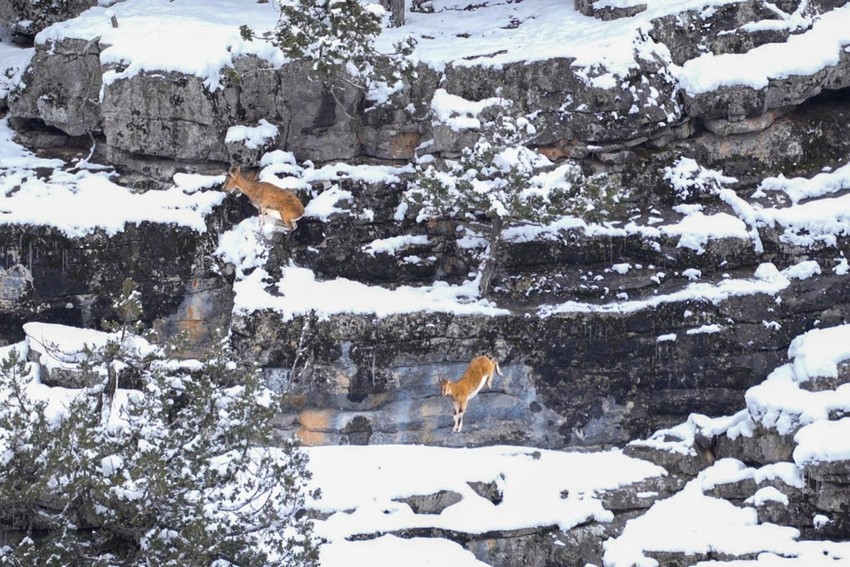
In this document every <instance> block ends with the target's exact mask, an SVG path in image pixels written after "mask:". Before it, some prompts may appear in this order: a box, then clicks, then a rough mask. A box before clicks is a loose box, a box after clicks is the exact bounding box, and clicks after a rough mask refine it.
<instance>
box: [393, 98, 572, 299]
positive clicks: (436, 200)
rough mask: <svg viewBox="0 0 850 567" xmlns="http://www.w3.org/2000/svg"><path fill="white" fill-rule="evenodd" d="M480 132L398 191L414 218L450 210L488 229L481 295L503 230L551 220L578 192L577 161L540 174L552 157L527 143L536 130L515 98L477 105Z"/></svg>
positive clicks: (435, 216)
mask: <svg viewBox="0 0 850 567" xmlns="http://www.w3.org/2000/svg"><path fill="white" fill-rule="evenodd" d="M479 118H483V119H484V121H483V124H482V127H481V130H480V136H479V138H478V140H477V141H476V142H475V144H474V145H473V146H472V147H468V148H465V149H464V150H463V152H462V155H461V157H460V159H459V160H456V161H455V160H445V162H444V163H443V164H441V166H438V165H437V164H436V163H435V162H433V161H432V162H430V163H426V164H424V165H422V164H420V165H419V166H418V167H417V175H416V180H415V182H414V187H413V189H411V190H409V191H408V192H407V193H406V195H405V199H406V201H407V202H408V204H409V205H411V206H413V207H414V208H416V209H418V215H417V220H418V221H420V222H421V221H424V220H428V219H438V218H444V219H445V218H449V219H454V220H456V221H458V222H459V223H462V224H465V225H471V226H472V227H474V228H476V229H478V230H486V231H488V235H487V241H488V250H487V253H486V258H485V259H484V261H483V263H482V268H481V273H480V275H481V279H480V281H479V294H480V296H481V297H486V296H487V295H488V294H489V291H490V283H491V280H492V277H493V274H494V271H495V268H496V264H497V262H498V255H499V248H500V245H501V238H502V231H503V229H505V228H508V227H510V226H516V225H521V224H529V223H532V224H542V223H547V222H551V221H552V220H554V219H555V218H557V217H558V216H560V215H563V214H566V213H567V212H576V211H577V210H578V208H579V207H580V206H581V201H582V195H581V189H580V186H579V184H578V182H579V181H580V180H581V177H582V176H581V171H580V169H579V168H578V166H576V165H572V164H568V165H567V166H564V167H563V168H559V169H562V171H561V173H562V176H561V178H560V179H559V181H558V182H557V183H554V184H552V183H548V182H547V181H546V180H545V179H544V178H543V177H541V176H540V175H539V173H540V172H541V170H542V169H545V168H551V167H552V163H551V162H550V161H549V160H548V159H547V158H546V157H544V156H543V155H541V154H539V153H537V152H535V151H534V150H531V149H529V148H528V147H527V144H529V143H530V142H531V141H532V140H533V139H534V138H535V136H536V134H537V130H536V128H535V126H534V124H533V123H532V121H531V120H529V119H528V118H526V117H523V116H519V115H518V113H517V112H516V110H515V108H514V105H513V104H512V103H510V102H509V101H507V100H503V99H501V100H500V102H499V103H497V104H496V105H494V106H492V107H489V108H487V109H485V110H484V111H483V112H482V116H481V117H479Z"/></svg>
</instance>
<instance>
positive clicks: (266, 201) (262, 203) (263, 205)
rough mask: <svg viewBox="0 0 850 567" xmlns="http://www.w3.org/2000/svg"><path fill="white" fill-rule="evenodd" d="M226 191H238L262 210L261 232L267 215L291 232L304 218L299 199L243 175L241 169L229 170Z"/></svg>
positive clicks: (225, 184) (302, 206) (273, 186)
mask: <svg viewBox="0 0 850 567" xmlns="http://www.w3.org/2000/svg"><path fill="white" fill-rule="evenodd" d="M224 190H225V191H228V192H231V193H232V192H233V191H237V190H238V191H239V192H240V193H242V194H243V195H245V196H247V197H248V198H249V199H250V200H251V204H253V205H254V206H255V207H257V208H258V209H260V230H262V229H263V224H264V222H265V221H264V218H265V216H266V215H269V216H270V217H272V218H275V219H277V220H279V221H281V222H283V224H284V225H285V226H286V228H288V229H289V230H295V229H296V228H297V225H296V224H295V221H297V220H298V219H300V218H301V217H303V216H304V205H302V204H301V200H300V199H299V198H298V197H296V196H295V195H294V194H292V193H290V192H289V191H287V190H286V189H282V188H280V187H278V186H277V185H273V184H271V183H268V182H266V181H257V180H256V178H255V177H249V176H247V175H242V168H240V167H231V168H230V169H229V170H227V176H226V177H225V179H224Z"/></svg>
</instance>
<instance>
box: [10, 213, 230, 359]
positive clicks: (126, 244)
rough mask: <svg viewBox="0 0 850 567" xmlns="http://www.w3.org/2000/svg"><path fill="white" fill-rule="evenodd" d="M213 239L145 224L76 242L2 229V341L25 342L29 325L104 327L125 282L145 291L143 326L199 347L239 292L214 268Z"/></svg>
mask: <svg viewBox="0 0 850 567" xmlns="http://www.w3.org/2000/svg"><path fill="white" fill-rule="evenodd" d="M214 246H215V242H214V239H213V237H212V235H211V234H209V233H206V234H199V233H196V232H195V231H192V230H190V229H183V228H175V227H173V226H172V227H169V226H168V225H156V224H151V223H143V224H141V225H139V226H137V225H128V226H127V227H126V229H125V230H124V231H123V232H121V233H119V234H117V235H115V236H111V237H110V236H106V235H104V234H99V233H95V234H92V235H89V236H85V237H81V238H69V237H67V236H65V235H63V234H62V233H61V232H59V231H57V230H55V229H50V228H40V229H32V228H31V227H15V226H10V225H4V226H2V227H0V265H3V266H5V267H4V268H3V270H0V290H2V293H3V296H0V297H2V299H0V340H2V341H3V342H4V343H8V342H12V341H16V340H20V339H21V338H22V337H23V331H22V325H23V323H25V322H28V321H43V322H50V323H62V324H66V325H71V326H79V327H88V328H100V325H101V322H102V321H103V320H104V319H115V318H116V316H115V314H114V313H113V312H112V308H111V303H112V300H113V299H114V298H115V297H118V296H119V294H120V291H121V284H122V282H123V280H124V279H125V278H128V277H130V278H133V279H134V280H135V281H136V283H137V284H138V286H139V287H138V289H139V292H140V293H141V301H142V304H143V306H144V313H143V316H142V318H143V320H144V321H145V322H147V323H148V324H150V325H154V326H157V327H160V328H161V329H162V330H163V331H164V332H165V333H166V334H175V333H176V332H178V331H186V332H187V333H188V335H189V338H190V340H191V341H192V342H194V343H195V344H196V345H198V346H200V345H202V344H204V343H205V342H206V341H208V340H209V338H210V335H211V333H212V331H214V330H215V329H216V328H222V327H223V326H225V325H226V323H227V321H228V320H229V311H230V309H231V306H232V303H233V300H232V289H231V287H230V282H229V280H228V278H227V277H226V276H223V275H222V273H221V272H219V271H218V268H217V266H215V265H214V264H213V263H211V261H210V258H209V257H208V254H209V253H210V252H211V251H212V250H213V249H214Z"/></svg>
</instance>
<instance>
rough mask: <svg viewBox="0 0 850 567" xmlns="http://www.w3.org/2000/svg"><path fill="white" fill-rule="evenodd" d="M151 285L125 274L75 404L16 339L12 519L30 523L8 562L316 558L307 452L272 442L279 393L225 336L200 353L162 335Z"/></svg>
mask: <svg viewBox="0 0 850 567" xmlns="http://www.w3.org/2000/svg"><path fill="white" fill-rule="evenodd" d="M138 299H139V298H138V294H137V293H136V292H135V285H134V284H133V283H132V282H125V287H124V293H123V294H122V297H121V299H119V301H118V302H117V303H116V307H118V312H119V313H120V314H121V316H120V317H119V318H120V319H121V320H120V321H119V322H116V323H111V324H110V325H109V326H110V327H111V328H112V329H113V333H112V335H111V338H110V340H109V341H108V342H107V344H106V345H104V346H102V347H98V348H89V349H87V352H86V359H85V361H84V362H83V363H82V364H81V366H80V369H81V371H82V372H86V373H90V374H91V376H92V377H93V378H94V379H93V382H90V383H95V384H96V385H95V386H93V387H90V388H85V389H83V390H81V391H80V392H79V393H78V394H77V395H73V396H71V397H70V398H69V399H68V401H67V402H66V404H67V409H66V410H65V411H62V412H59V413H58V414H57V413H56V412H54V413H48V410H47V405H46V404H45V403H44V402H40V401H36V400H34V399H32V398H31V397H30V396H29V394H28V389H29V384H30V382H31V381H32V376H31V369H30V368H29V367H28V365H27V363H25V362H24V361H22V360H21V359H20V355H19V354H18V352H17V351H16V350H15V349H12V350H11V352H10V354H9V356H8V357H7V359H6V360H5V361H4V362H3V363H2V365H0V393H2V395H4V396H5V397H6V400H5V403H3V404H0V451H1V452H2V453H0V454H2V461H3V466H2V467H0V523H2V524H4V525H6V526H9V527H12V528H15V529H18V530H21V531H23V532H25V534H26V537H25V538H24V539H23V541H22V542H21V543H20V544H19V545H17V546H14V547H5V548H3V549H2V550H0V564H4V565H57V566H60V565H61V566H68V565H122V566H124V565H126V566H135V565H139V566H141V565H175V566H177V565H216V566H225V565H245V566H248V565H250V566H254V565H257V566H262V565H275V566H277V565H281V566H287V565H289V566H299V567H302V566H304V567H309V566H311V565H316V563H317V550H316V544H315V541H314V538H313V536H312V532H311V524H310V523H309V521H308V520H307V519H306V518H305V517H304V514H303V507H304V499H305V491H306V488H305V487H306V482H307V481H308V480H309V471H308V469H307V457H306V454H305V453H304V452H303V451H301V450H300V449H299V448H298V446H297V444H296V443H295V442H294V441H291V440H285V441H283V442H282V443H278V444H277V445H278V446H277V447H271V446H270V445H271V443H272V436H273V429H272V423H273V418H274V415H275V411H276V408H277V407H278V405H277V404H278V402H279V400H278V397H277V396H276V395H275V394H274V393H272V392H271V391H270V390H268V389H267V388H266V387H265V386H263V384H262V380H261V377H260V375H259V374H258V373H257V372H256V371H249V370H246V369H244V368H243V367H242V366H241V365H240V364H239V363H238V361H236V360H235V358H234V357H233V355H232V353H231V352H229V350H228V348H227V345H226V343H225V342H221V343H219V344H218V345H217V346H216V348H214V349H212V352H210V353H209V356H208V357H207V358H206V359H204V360H202V361H192V362H178V361H175V360H174V359H172V358H170V357H169V356H168V353H169V349H168V348H167V347H157V346H152V345H150V343H148V342H147V341H145V340H143V339H142V338H141V337H140V336H139V335H138V334H137V332H138V330H139V327H138V325H137V323H136V321H135V320H134V317H138V314H139V313H140V312H141V311H140V306H139V303H138ZM134 314H135V315H134ZM128 369H132V373H131V374H132V375H133V376H134V378H133V379H134V380H135V381H136V382H137V383H138V385H139V388H138V389H121V388H124V386H123V385H122V382H121V380H122V379H123V378H126V377H127V376H128V374H127V371H128Z"/></svg>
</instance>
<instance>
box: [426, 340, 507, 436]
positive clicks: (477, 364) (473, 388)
mask: <svg viewBox="0 0 850 567" xmlns="http://www.w3.org/2000/svg"><path fill="white" fill-rule="evenodd" d="M494 373H495V374H498V375H499V376H502V369H501V368H499V363H498V362H496V359H495V358H492V359H491V358H488V357H486V356H476V357H475V358H473V359H472V361H471V362H470V363H469V366H467V367H466V372H464V373H463V377H461V379H460V380H458V381H457V382H451V381H449V380H446V379H441V380H440V395H441V396H451V397H452V401H453V402H454V406H455V413H454V427H453V428H452V432H455V431H457V432H460V430H461V429H463V414H464V412H466V405H467V404H468V403H469V400H471V399H472V398H474V397H475V396H476V395H477V394H478V392H479V391H480V390H481V388H482V387H484V383H485V382H486V383H487V387H488V388H489V387H491V386H492V385H493V374H494Z"/></svg>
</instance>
